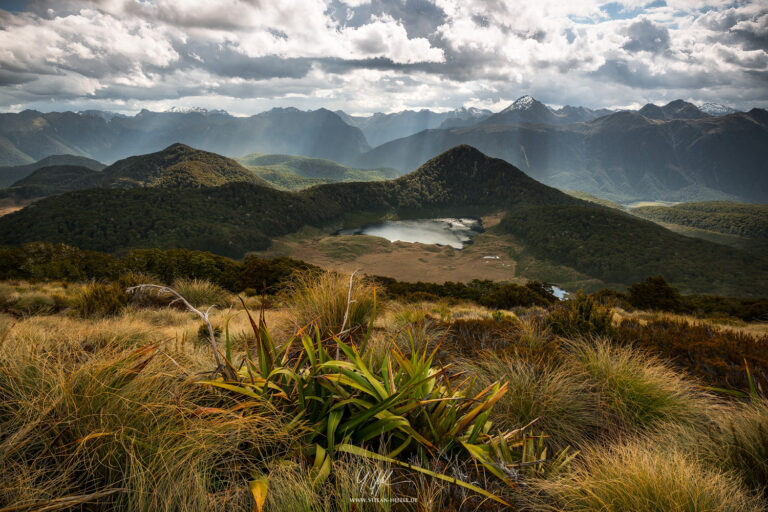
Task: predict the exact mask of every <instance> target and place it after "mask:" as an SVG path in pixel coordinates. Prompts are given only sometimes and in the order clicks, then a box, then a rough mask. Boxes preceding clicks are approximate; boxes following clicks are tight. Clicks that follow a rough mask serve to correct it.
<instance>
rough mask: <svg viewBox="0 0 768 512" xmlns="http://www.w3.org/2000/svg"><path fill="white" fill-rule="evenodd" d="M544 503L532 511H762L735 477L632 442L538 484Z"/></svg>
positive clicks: (599, 450)
mask: <svg viewBox="0 0 768 512" xmlns="http://www.w3.org/2000/svg"><path fill="white" fill-rule="evenodd" d="M534 487H536V488H538V489H539V490H540V491H542V492H543V496H544V497H543V499H541V501H540V502H539V503H538V504H537V506H536V505H535V506H533V507H532V508H535V509H539V510H567V511H571V512H638V511H643V512H758V511H761V510H763V504H762V503H761V502H760V500H759V499H757V498H755V497H753V496H751V495H750V494H749V493H748V492H747V491H746V490H745V488H744V486H743V485H742V484H741V482H739V481H738V479H737V478H735V477H734V476H733V475H730V474H728V473H724V472H722V471H721V470H719V469H717V468H716V466H704V465H702V464H701V463H700V462H699V461H697V460H695V459H694V458H692V457H690V456H687V455H686V454H684V453H682V452H680V451H679V450H676V449H666V450H661V449H657V448H656V447H655V446H652V445H649V444H648V443H645V442H643V441H632V442H628V443H625V444H620V445H617V446H614V447H611V448H608V449H606V448H605V447H602V446H599V447H598V446H596V447H594V448H593V449H591V450H589V451H587V452H585V453H584V454H583V458H582V462H581V463H579V464H578V465H577V466H576V467H575V468H574V470H573V471H572V472H570V473H569V474H567V475H565V476H564V477H561V478H557V479H554V480H551V481H538V482H536V484H535V485H534Z"/></svg>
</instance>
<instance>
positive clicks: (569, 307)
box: [546, 293, 613, 337]
mask: <svg viewBox="0 0 768 512" xmlns="http://www.w3.org/2000/svg"><path fill="white" fill-rule="evenodd" d="M546 321H547V324H548V325H549V328H550V329H551V331H552V333H553V334H556V335H558V336H564V337H574V336H590V335H591V336H610V335H611V334H613V325H612V321H613V312H612V311H611V309H610V308H607V307H605V306H601V305H600V304H598V303H597V301H596V300H595V299H594V298H592V297H590V296H588V295H582V294H581V293H579V294H577V295H576V297H575V298H573V299H569V300H567V301H565V302H563V303H562V304H558V305H556V306H554V307H553V309H552V310H551V312H550V313H549V315H548V316H547V320H546Z"/></svg>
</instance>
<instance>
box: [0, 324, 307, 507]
mask: <svg viewBox="0 0 768 512" xmlns="http://www.w3.org/2000/svg"><path fill="white" fill-rule="evenodd" d="M19 327H21V329H20V331H16V328H19ZM52 327H53V326H51V325H41V324H40V323H37V324H35V323H32V322H27V323H26V325H22V326H16V328H14V330H13V331H12V335H11V337H10V338H9V339H7V340H6V342H5V343H4V344H3V345H2V347H0V368H3V370H4V371H2V372H0V462H1V463H0V482H2V484H0V507H3V506H10V505H11V504H14V505H20V504H30V505H32V506H31V508H32V509H42V508H43V507H44V506H48V505H50V502H51V500H55V499H61V498H63V497H67V496H70V497H77V496H83V495H88V494H93V493H95V494H96V496H95V497H94V498H93V499H97V498H98V502H99V504H100V505H99V507H100V509H116V510H167V511H190V512H191V511H206V510H223V509H234V510H248V509H249V508H251V507H252V498H251V497H250V496H249V494H248V491H247V485H245V482H246V481H247V480H248V479H249V478H250V473H249V472H250V471H251V470H252V469H253V468H254V467H258V466H259V465H261V464H265V463H267V461H269V460H272V459H273V458H274V457H279V456H281V454H285V452H286V449H287V446H288V444H289V443H290V442H291V440H292V437H291V436H292V434H290V433H289V429H287V428H286V427H285V425H284V423H283V422H282V419H281V416H280V415H279V414H277V413H276V412H275V411H273V410H271V408H269V406H268V404H266V403H265V404H261V405H259V404H252V406H253V407H256V410H257V411H260V412H261V413H259V414H250V415H248V417H243V416H240V415H238V414H236V413H235V412H232V411H227V410H226V409H223V408H220V407H217V405H218V404H219V403H220V402H221V401H222V400H221V397H220V396H219V394H218V393H216V392H214V391H213V390H211V389H210V388H207V387H203V386H199V385H197V384H195V383H193V382H190V381H187V380H186V377H185V375H184V373H183V372H181V371H180V370H179V368H178V367H177V366H176V364H175V363H173V362H172V361H171V360H170V358H168V357H165V356H163V355H162V354H160V353H159V352H158V350H157V349H154V348H152V347H151V346H150V347H146V348H140V349H136V347H135V345H136V344H137V343H140V342H141V341H144V340H140V339H133V340H130V341H129V340H122V341H120V342H118V341H117V340H115V339H112V338H110V337H109V335H106V336H105V338H104V344H103V345H102V346H100V347H99V348H98V350H92V349H88V348H86V347H84V346H78V345H77V344H76V343H75V340H74V339H72V337H67V335H66V333H65V332H63V330H58V331H57V330H55V328H52ZM49 328H51V329H49ZM97 330H98V329H97ZM100 331H101V333H102V334H105V333H106V332H107V331H106V330H104V329H102V330H100ZM44 332H47V333H48V334H47V336H39V334H42V333H44ZM123 344H133V345H134V347H133V348H131V349H129V350H125V347H124V346H123ZM174 356H175V359H176V360H177V361H180V362H182V363H186V364H188V365H190V366H192V361H190V360H189V359H188V358H187V357H186V356H185V355H184V354H174ZM106 491H114V492H113V493H112V494H109V495H103V494H104V493H105V492H106Z"/></svg>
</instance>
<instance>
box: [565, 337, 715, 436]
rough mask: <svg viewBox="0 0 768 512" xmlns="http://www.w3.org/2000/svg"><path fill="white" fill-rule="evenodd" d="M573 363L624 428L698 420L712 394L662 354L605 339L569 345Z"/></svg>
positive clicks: (695, 421) (687, 422)
mask: <svg viewBox="0 0 768 512" xmlns="http://www.w3.org/2000/svg"><path fill="white" fill-rule="evenodd" d="M568 349H569V350H570V352H571V360H570V364H572V365H573V367H574V368H577V369H578V371H581V372H583V373H584V374H585V375H587V376H588V378H589V379H590V380H591V381H592V382H593V383H594V386H595V388H596V390H597V392H598V393H599V396H600V401H601V403H602V404H603V405H604V407H605V408H606V412H607V413H608V419H609V421H611V422H613V423H614V424H615V427H617V428H620V429H628V430H633V429H642V428H650V427H652V426H654V425H656V424H659V423H662V422H668V421H669V422H676V423H682V424H699V423H703V422H704V421H705V420H706V414H707V412H708V409H709V408H710V407H711V402H710V400H709V397H708V396H707V395H706V394H705V393H703V392H702V391H700V390H699V389H698V388H697V387H696V386H695V384H694V383H693V382H691V381H689V380H687V379H685V378H684V377H682V376H681V375H680V374H678V373H676V372H675V371H674V370H673V369H672V367H671V366H670V365H669V364H668V363H665V362H663V361H661V360H660V359H657V358H655V357H653V356H650V355H647V354H645V353H644V352H642V351H640V350H635V349H633V348H632V347H629V346H623V347H619V346H615V345H612V344H611V343H610V341H609V340H606V339H601V338H597V339H580V340H578V341H574V342H571V343H569V344H568Z"/></svg>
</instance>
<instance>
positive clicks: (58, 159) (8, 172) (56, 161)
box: [0, 155, 106, 187]
mask: <svg viewBox="0 0 768 512" xmlns="http://www.w3.org/2000/svg"><path fill="white" fill-rule="evenodd" d="M60 165H74V166H78V167H85V168H86V169H91V170H93V171H100V170H102V169H104V167H106V166H105V165H104V164H102V163H101V162H97V161H96V160H92V159H90V158H85V157H83V156H76V155H51V156H49V157H46V158H43V159H42V160H39V161H37V162H34V163H31V164H26V165H17V166H13V167H0V187H10V186H11V185H13V184H14V183H16V182H17V181H19V180H20V179H22V178H24V177H26V176H29V175H30V174H32V173H33V172H35V171H36V170H38V169H42V168H43V167H51V166H60Z"/></svg>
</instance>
